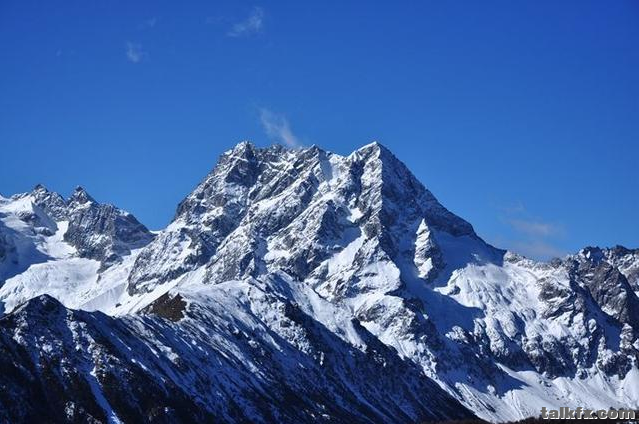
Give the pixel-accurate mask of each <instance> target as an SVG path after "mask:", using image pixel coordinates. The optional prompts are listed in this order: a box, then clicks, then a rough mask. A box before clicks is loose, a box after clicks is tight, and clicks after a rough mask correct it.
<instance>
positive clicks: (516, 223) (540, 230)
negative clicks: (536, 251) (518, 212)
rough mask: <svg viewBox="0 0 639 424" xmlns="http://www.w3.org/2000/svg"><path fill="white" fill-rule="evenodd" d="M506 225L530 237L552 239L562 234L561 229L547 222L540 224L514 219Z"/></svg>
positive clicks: (533, 221)
mask: <svg viewBox="0 0 639 424" xmlns="http://www.w3.org/2000/svg"><path fill="white" fill-rule="evenodd" d="M508 223H509V224H510V225H511V226H512V227H513V228H514V229H515V230H517V231H519V232H521V233H524V234H527V235H529V236H531V237H552V236H558V235H561V234H563V228H562V227H561V226H559V225H556V224H552V223H549V222H540V221H536V220H530V219H522V218H514V219H510V220H508Z"/></svg>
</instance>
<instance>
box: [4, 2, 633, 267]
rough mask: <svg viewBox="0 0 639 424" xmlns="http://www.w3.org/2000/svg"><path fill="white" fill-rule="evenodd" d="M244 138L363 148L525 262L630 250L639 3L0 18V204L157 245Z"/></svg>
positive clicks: (36, 6)
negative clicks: (54, 209) (135, 229)
mask: <svg viewBox="0 0 639 424" xmlns="http://www.w3.org/2000/svg"><path fill="white" fill-rule="evenodd" d="M187 3H188V4H187ZM378 3H379V4H378ZM244 139H250V140H252V141H254V142H255V143H256V144H257V145H267V144H270V143H272V142H280V143H297V144H301V145H311V144H317V145H320V146H322V147H323V148H325V149H327V150H332V151H335V152H337V153H341V154H348V153H350V152H351V151H352V150H354V149H355V148H357V147H359V146H361V145H364V144H367V143H368V142H370V141H372V140H378V141H380V142H381V143H382V144H384V145H386V146H387V147H388V148H389V149H391V150H392V151H393V152H394V153H395V154H396V155H397V156H398V157H399V158H400V159H401V160H403V161H404V162H405V163H406V164H407V165H408V166H409V167H410V168H411V169H412V170H413V172H414V173H415V174H416V175H417V177H418V178H419V179H420V180H421V181H422V182H423V183H424V184H425V185H426V186H427V187H428V188H429V189H430V190H431V191H432V192H433V193H434V194H435V195H436V196H437V197H438V198H439V199H440V201H441V202H442V203H443V204H444V205H445V206H447V207H448V208H449V209H451V210H452V211H453V212H455V213H457V214H458V215H460V216H462V217H464V218H466V219H467V220H469V221H470V222H471V223H472V224H473V225H474V226H475V229H476V230H477V232H478V233H479V234H480V235H481V236H483V237H484V238H485V239H487V240H488V241H490V242H492V243H494V244H496V245H498V246H500V247H506V248H510V249H514V250H517V251H521V252H523V253H525V254H528V255H530V256H533V257H538V258H546V257H548V256H552V255H555V254H562V253H565V252H571V251H576V250H578V249H579V248H581V247H583V246H585V245H602V246H606V245H614V244H624V245H627V246H628V247H639V223H638V220H637V215H638V214H637V212H638V211H639V177H638V168H639V166H638V158H639V1H636V0H626V1H624V0H615V1H603V0H602V1H584V0H578V1H512V0H507V1H485V2H483V1H482V2H477V1H437V2H430V1H416V2H384V4H382V2H361V3H357V2H316V3H311V2H307V1H302V2H281V3H280V2H249V3H242V2H238V1H229V2H213V1H206V2H177V1H148V2H142V1H121V2H119V1H106V0H100V1H86V0H82V1H37V2H36V1H31V0H16V1H11V0H6V1H2V2H0V144H1V149H0V193H2V194H3V195H5V196H7V195H10V194H12V193H16V192H23V191H28V190H30V189H31V187H32V186H33V185H35V184H36V183H44V184H45V185H46V186H48V187H49V188H50V189H53V190H56V191H59V192H60V193H62V194H64V195H68V194H69V193H70V192H71V190H72V189H73V187H74V186H76V185H78V184H81V185H83V186H85V187H86V188H87V190H88V191H89V192H90V193H91V194H92V195H93V196H94V197H96V198H97V199H98V200H100V201H104V202H110V203H114V204H116V205H118V206H120V207H123V208H125V209H127V210H129V211H131V212H133V213H134V214H135V215H136V216H137V217H138V218H139V219H140V220H141V221H142V222H144V223H145V224H147V225H148V226H149V227H150V228H153V229H159V228H161V227H163V226H164V225H166V224H167V223H168V221H169V220H170V219H171V217H172V215H173V213H174V211H175V208H176V205H177V203H178V202H179V201H180V200H181V199H182V198H183V197H184V196H185V195H186V194H187V193H188V192H189V191H190V190H191V189H192V188H193V187H194V186H195V185H196V184H197V183H198V182H199V180H200V179H201V178H203V176H204V175H205V174H206V173H207V172H208V171H209V170H210V168H212V167H213V165H214V164H215V162H216V160H217V157H218V155H219V154H220V153H221V152H223V151H224V150H227V149H228V148H230V147H232V146H233V145H235V144H236V143H237V142H239V141H241V140H244Z"/></svg>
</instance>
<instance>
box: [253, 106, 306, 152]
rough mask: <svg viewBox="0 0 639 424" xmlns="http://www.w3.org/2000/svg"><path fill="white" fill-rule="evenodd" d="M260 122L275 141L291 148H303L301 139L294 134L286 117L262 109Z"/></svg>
mask: <svg viewBox="0 0 639 424" xmlns="http://www.w3.org/2000/svg"><path fill="white" fill-rule="evenodd" d="M260 121H261V122H262V126H263V127H264V131H266V134H267V135H268V136H269V137H270V138H271V139H273V140H274V141H276V142H280V143H283V144H285V145H287V146H289V147H299V146H301V143H300V141H299V139H298V138H297V136H296V135H295V134H293V131H292V130H291V126H290V124H289V122H288V119H286V117H285V116H284V115H280V114H277V113H274V112H272V111H270V110H268V109H265V108H262V109H260Z"/></svg>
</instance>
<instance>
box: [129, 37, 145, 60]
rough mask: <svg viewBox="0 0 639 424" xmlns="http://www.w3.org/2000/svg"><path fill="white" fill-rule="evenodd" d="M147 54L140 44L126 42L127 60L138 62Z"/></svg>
mask: <svg viewBox="0 0 639 424" xmlns="http://www.w3.org/2000/svg"><path fill="white" fill-rule="evenodd" d="M148 56H149V55H148V53H147V52H145V51H144V50H142V45H141V44H137V43H131V42H127V43H126V58H127V59H128V60H129V62H132V63H140V62H141V61H142V60H144V59H145V58H147V57H148Z"/></svg>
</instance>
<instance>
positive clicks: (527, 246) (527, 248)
mask: <svg viewBox="0 0 639 424" xmlns="http://www.w3.org/2000/svg"><path fill="white" fill-rule="evenodd" d="M509 249H510V250H512V251H515V252H517V253H519V254H521V255H524V256H526V257H527V258H533V259H542V260H547V259H552V258H561V257H563V256H565V255H566V251H564V250H562V249H560V248H558V247H556V246H553V245H552V244H550V243H547V242H545V241H542V240H515V241H514V242H512V243H511V246H510V247H509Z"/></svg>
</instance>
